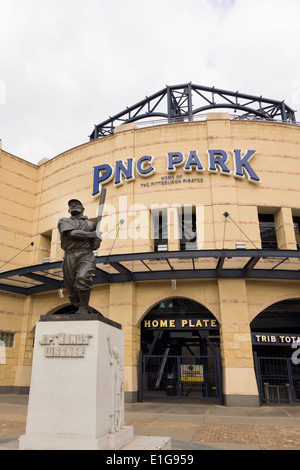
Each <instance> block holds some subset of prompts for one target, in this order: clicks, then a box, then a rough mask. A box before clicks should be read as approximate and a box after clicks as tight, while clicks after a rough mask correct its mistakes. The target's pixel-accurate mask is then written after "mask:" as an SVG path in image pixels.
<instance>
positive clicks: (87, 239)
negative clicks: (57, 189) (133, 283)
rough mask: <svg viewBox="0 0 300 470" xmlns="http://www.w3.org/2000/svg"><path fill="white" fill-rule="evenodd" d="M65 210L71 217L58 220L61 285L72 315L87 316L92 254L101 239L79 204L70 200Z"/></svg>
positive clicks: (89, 309) (91, 285) (93, 223)
mask: <svg viewBox="0 0 300 470" xmlns="http://www.w3.org/2000/svg"><path fill="white" fill-rule="evenodd" d="M68 206H69V211H68V212H69V213H70V214H71V217H62V218H61V219H59V221H58V230H59V232H60V237H61V247H62V249H63V250H64V252H65V255H64V259H63V276H64V282H65V287H66V289H67V291H68V292H69V299H70V302H71V304H72V305H74V306H75V307H76V308H77V311H76V314H87V313H91V307H89V299H90V293H91V290H92V289H93V281H92V278H93V273H94V271H95V266H96V263H95V255H94V253H93V251H94V250H97V249H98V248H99V246H100V244H101V238H99V237H98V235H97V231H96V224H95V222H92V221H90V220H88V218H87V217H86V216H84V215H83V212H84V207H83V205H82V203H81V202H80V201H78V200H77V199H71V200H70V201H69V202H68Z"/></svg>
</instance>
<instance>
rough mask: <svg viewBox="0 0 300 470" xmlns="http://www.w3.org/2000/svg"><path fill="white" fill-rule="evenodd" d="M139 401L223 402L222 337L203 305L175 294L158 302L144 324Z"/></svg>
mask: <svg viewBox="0 0 300 470" xmlns="http://www.w3.org/2000/svg"><path fill="white" fill-rule="evenodd" d="M139 370H140V375H139V401H142V400H143V398H159V399H162V398H170V399H198V400H205V401H213V402H215V403H220V404H222V386H221V366H220V336H219V325H218V322H217V320H216V319H215V317H214V316H213V315H212V314H211V313H210V312H209V310H208V309H206V308H205V307H204V306H203V305H201V304H199V303H197V302H194V301H192V300H189V299H186V298H171V299H167V300H164V301H162V302H160V303H158V304H157V305H155V306H154V307H153V308H152V309H151V310H150V312H149V313H148V314H147V316H146V317H145V318H144V319H143V321H142V325H141V352H140V367H139Z"/></svg>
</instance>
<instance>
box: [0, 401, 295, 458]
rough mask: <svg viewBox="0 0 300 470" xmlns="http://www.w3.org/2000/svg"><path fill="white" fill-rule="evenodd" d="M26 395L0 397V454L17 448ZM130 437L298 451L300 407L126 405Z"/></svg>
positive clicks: (187, 445) (178, 444)
mask: <svg viewBox="0 0 300 470" xmlns="http://www.w3.org/2000/svg"><path fill="white" fill-rule="evenodd" d="M27 403H28V395H1V394H0V450H14V449H15V450H17V449H18V447H19V441H18V438H19V437H20V435H22V434H24V433H25V426H26V414H27ZM125 424H126V425H130V426H133V427H134V434H135V435H136V436H138V435H144V436H168V437H171V439H172V449H173V450H179V449H180V450H299V449H300V406H263V407H258V408H244V407H223V406H219V405H200V404H197V403H185V402H184V403H172V402H171V403H170V402H160V403H153V402H151V403H150V402H143V403H126V404H125Z"/></svg>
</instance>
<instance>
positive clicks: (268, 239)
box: [258, 214, 277, 250]
mask: <svg viewBox="0 0 300 470" xmlns="http://www.w3.org/2000/svg"><path fill="white" fill-rule="evenodd" d="M258 219H259V230H260V238H261V247H262V249H263V250H277V238H276V230H275V221H274V216H273V214H258Z"/></svg>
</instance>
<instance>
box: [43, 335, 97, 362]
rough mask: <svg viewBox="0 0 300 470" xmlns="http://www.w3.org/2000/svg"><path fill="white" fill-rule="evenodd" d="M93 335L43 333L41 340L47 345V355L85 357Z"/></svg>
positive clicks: (45, 352)
mask: <svg viewBox="0 0 300 470" xmlns="http://www.w3.org/2000/svg"><path fill="white" fill-rule="evenodd" d="M92 337H93V335H89V334H66V333H59V334H56V335H43V336H42V340H41V341H40V345H41V346H45V348H44V355H45V357H78V358H79V357H85V350H86V346H88V345H89V344H90V339H91V338H92Z"/></svg>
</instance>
